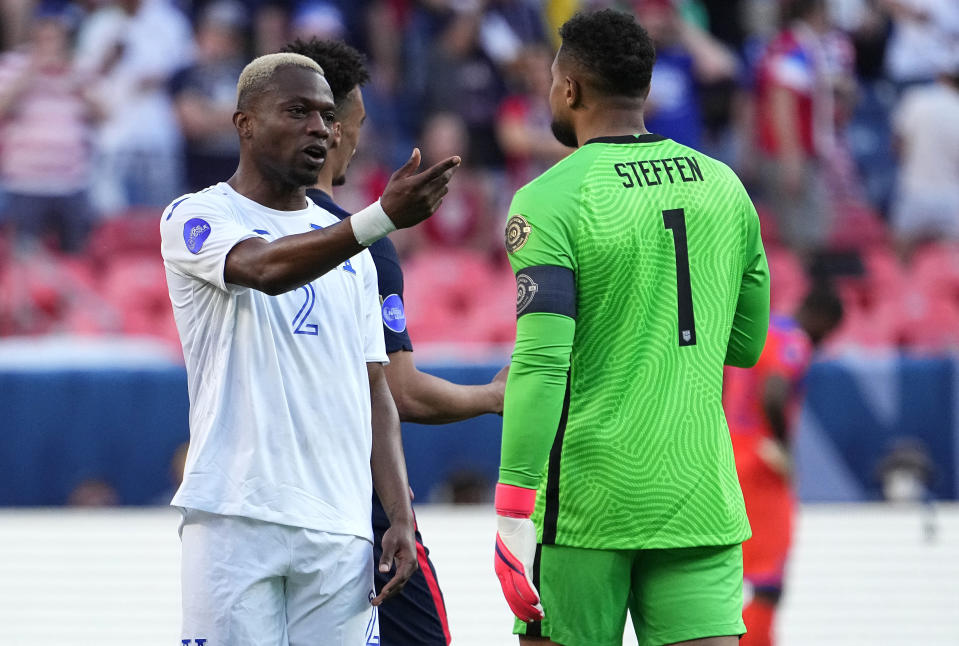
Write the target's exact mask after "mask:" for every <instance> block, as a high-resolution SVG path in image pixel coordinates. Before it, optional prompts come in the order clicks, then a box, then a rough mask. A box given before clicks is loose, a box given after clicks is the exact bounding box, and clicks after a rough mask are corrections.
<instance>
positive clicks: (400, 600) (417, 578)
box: [284, 39, 507, 646]
mask: <svg viewBox="0 0 959 646" xmlns="http://www.w3.org/2000/svg"><path fill="white" fill-rule="evenodd" d="M284 51H287V52H293V53H297V54H303V55H305V56H308V57H309V58H312V59H313V60H315V61H316V62H317V63H319V64H320V66H321V67H323V69H324V71H325V72H326V79H327V81H328V82H329V84H330V88H331V89H332V90H333V102H334V104H335V106H336V108H335V111H336V123H335V124H334V126H333V133H334V136H333V138H332V139H331V141H330V145H329V150H328V153H327V162H326V164H325V165H324V167H323V169H322V170H321V171H320V176H319V179H318V181H317V184H316V187H315V188H313V189H310V190H308V191H307V195H308V196H309V197H310V199H312V200H313V201H314V202H315V203H316V204H317V205H318V206H320V207H322V208H324V209H326V210H328V211H329V212H330V213H333V214H334V215H336V216H338V217H340V218H345V217H348V216H349V215H350V213H349V212H347V211H346V210H344V209H343V208H342V207H340V206H339V205H337V204H336V202H334V201H333V187H334V186H341V185H343V184H344V182H345V181H346V169H347V167H348V166H349V163H350V160H351V159H352V158H353V155H354V153H355V152H356V147H357V143H358V140H359V132H360V127H361V126H362V124H363V121H364V120H365V119H366V110H365V108H364V106H363V94H362V91H361V89H360V88H361V86H362V85H363V84H365V83H366V82H367V81H369V78H370V76H369V73H368V72H367V70H366V67H365V64H364V57H363V55H362V54H361V53H360V52H358V51H356V50H355V49H353V48H352V47H349V46H348V45H345V44H343V43H341V42H338V41H320V40H316V39H313V40H310V41H309V42H303V41H300V40H297V41H295V42H294V43H291V44H290V45H287V46H286V47H285V48H284ZM369 249H370V253H371V254H372V256H373V262H374V263H375V265H376V273H377V280H378V283H379V292H380V302H381V304H382V317H383V333H384V335H385V340H386V352H387V355H388V356H389V358H390V363H389V364H388V365H387V366H386V379H387V382H388V383H389V387H390V391H391V392H392V394H393V399H394V400H395V401H396V408H397V410H398V411H399V414H400V419H402V420H403V421H411V422H418V423H421V424H442V423H446V422H453V421H457V420H462V419H467V418H470V417H476V416H477V415H482V414H484V413H497V414H500V413H502V410H503V390H504V387H505V384H506V370H507V369H506V368H503V370H501V371H500V372H499V373H498V374H497V375H496V376H495V377H494V378H493V380H492V381H491V382H490V383H489V384H484V385H478V386H466V385H460V384H454V383H451V382H449V381H446V380H444V379H440V378H438V377H434V376H433V375H429V374H427V373H424V372H420V371H419V370H418V369H417V368H416V364H415V362H414V360H413V352H412V351H413V344H412V342H411V341H410V336H409V333H408V332H407V330H406V316H405V313H404V306H403V271H402V269H401V268H400V262H399V256H398V255H397V253H396V248H395V247H394V246H393V243H392V242H390V240H389V238H381V239H380V240H378V241H377V242H375V243H373V244H372V245H371V246H370V248H369ZM388 527H389V524H388V519H387V517H386V514H385V512H384V511H383V506H382V505H381V504H380V501H379V500H378V499H377V498H376V495H375V494H374V496H373V535H374V539H375V543H374V556H375V557H377V558H378V554H379V549H380V541H381V539H382V536H383V532H384V531H386V529H387V528H388ZM416 552H417V557H418V560H419V564H420V568H419V570H417V572H416V573H415V574H414V575H413V577H412V578H411V579H410V580H409V581H408V582H407V583H406V585H405V586H404V588H403V590H402V591H401V592H400V594H399V595H397V596H395V597H393V598H392V599H390V601H389V603H386V604H384V605H383V606H381V607H380V616H379V618H380V640H381V642H380V643H381V644H382V645H383V646H411V645H414V644H417V645H419V644H422V645H431V646H432V645H434V644H435V645H445V644H449V642H450V632H449V626H448V625H447V619H446V608H445V606H444V603H443V595H442V592H441V591H440V589H439V585H438V583H437V581H436V571H435V569H434V568H433V564H432V563H431V562H430V560H429V551H428V550H427V549H426V547H425V546H424V545H423V539H422V536H420V533H419V531H417V532H416ZM375 576H376V586H377V589H379V587H380V586H382V585H384V584H385V583H386V582H387V580H388V577H387V576H386V575H384V574H380V573H378V572H377V573H376V574H375Z"/></svg>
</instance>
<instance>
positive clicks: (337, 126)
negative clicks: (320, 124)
mask: <svg viewBox="0 0 959 646" xmlns="http://www.w3.org/2000/svg"><path fill="white" fill-rule="evenodd" d="M342 138H343V124H341V123H340V122H339V121H334V122H333V127H332V128H330V141H329V143H328V144H327V147H328V148H336V147H337V146H339V145H340V139H342Z"/></svg>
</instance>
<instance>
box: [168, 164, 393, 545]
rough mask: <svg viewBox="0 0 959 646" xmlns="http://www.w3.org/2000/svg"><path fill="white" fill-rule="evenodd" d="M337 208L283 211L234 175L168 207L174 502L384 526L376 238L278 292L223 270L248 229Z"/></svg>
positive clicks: (311, 221) (300, 221)
mask: <svg viewBox="0 0 959 646" xmlns="http://www.w3.org/2000/svg"><path fill="white" fill-rule="evenodd" d="M337 222H339V220H338V219H337V218H336V217H335V216H333V215H331V214H330V213H328V212H326V211H324V210H323V209H321V208H320V207H318V206H316V205H315V204H313V203H312V202H309V204H308V206H307V208H305V209H303V210H301V211H277V210H274V209H270V208H267V207H264V206H262V205H260V204H258V203H256V202H254V201H252V200H250V199H248V198H245V197H243V196H242V195H240V194H239V193H237V192H236V191H234V190H233V189H232V188H230V186H228V185H227V184H225V183H222V182H221V183H220V184H217V185H216V186H212V187H210V188H208V189H206V190H204V191H202V192H199V193H194V194H190V195H187V196H184V197H181V198H179V199H177V200H176V201H175V202H173V203H172V204H171V205H170V206H168V207H167V208H166V210H165V211H164V213H163V216H162V219H161V222H160V229H161V233H162V238H163V243H162V249H163V260H164V265H165V267H166V276H167V284H168V287H169V291H170V300H171V301H172V302H173V312H174V315H175V317H176V324H177V328H178V330H179V333H180V340H181V342H182V343H183V355H184V358H185V360H186V368H187V376H188V381H189V391H190V451H189V454H188V457H187V462H186V471H185V473H184V478H183V484H182V485H181V486H180V489H179V490H178V491H177V493H176V495H175V496H174V498H173V502H172V504H173V505H177V506H182V507H191V508H194V509H200V510H202V511H207V512H211V513H217V514H229V515H237V516H245V517H249V518H256V519H260V520H265V521H270V522H275V523H281V524H285V525H292V526H294V527H305V528H309V529H318V530H323V531H328V532H336V533H344V534H354V535H357V536H361V537H364V538H367V539H369V540H372V532H371V528H370V500H371V494H372V482H371V475H370V450H371V445H372V432H371V425H370V419H371V415H370V389H369V378H368V376H367V371H366V363H367V362H386V361H387V360H388V359H387V356H386V351H385V348H384V343H383V330H382V322H381V320H380V309H379V296H378V293H377V287H376V269H375V267H374V265H373V260H372V258H371V256H370V254H369V252H368V251H363V252H362V253H360V254H359V255H357V256H354V257H353V258H351V259H350V260H349V261H348V262H346V263H343V264H342V265H340V267H338V268H337V269H334V270H331V271H329V272H327V273H326V274H324V275H323V276H321V277H319V278H317V279H316V280H314V281H313V282H312V283H310V284H308V285H304V286H303V287H300V288H297V289H295V290H293V291H290V292H287V293H285V294H280V295H278V296H270V295H268V294H265V293H263V292H260V291H257V290H255V289H249V288H245V287H240V286H237V285H230V284H226V283H225V282H224V278H223V269H224V264H225V262H226V256H227V253H229V251H230V250H231V249H232V248H233V247H234V246H235V245H236V244H237V243H238V242H240V241H241V240H245V239H246V238H250V237H257V236H258V237H262V238H264V239H266V240H275V239H277V238H280V237H282V236H286V235H292V234H296V233H304V232H308V231H310V230H312V229H316V228H321V227H326V226H329V225H332V224H336V223H337Z"/></svg>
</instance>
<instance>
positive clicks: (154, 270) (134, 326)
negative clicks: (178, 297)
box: [101, 253, 173, 337]
mask: <svg viewBox="0 0 959 646" xmlns="http://www.w3.org/2000/svg"><path fill="white" fill-rule="evenodd" d="M101 289H102V293H103V295H104V297H105V298H106V299H107V300H108V301H109V302H110V303H112V304H113V305H114V306H115V307H117V308H118V309H119V310H120V312H122V317H123V330H124V331H125V332H127V333H130V334H147V335H154V336H167V337H168V336H170V332H169V329H170V328H169V326H170V321H172V319H173V309H172V306H171V305H170V298H169V296H168V293H167V287H166V275H165V273H164V270H163V261H162V260H161V259H160V257H159V254H156V255H154V254H153V253H145V254H124V255H122V256H118V257H116V258H114V259H112V260H111V261H110V263H109V264H108V265H107V267H106V269H105V271H104V274H103V279H102V282H101Z"/></svg>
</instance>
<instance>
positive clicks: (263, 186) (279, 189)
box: [226, 161, 306, 211]
mask: <svg viewBox="0 0 959 646" xmlns="http://www.w3.org/2000/svg"><path fill="white" fill-rule="evenodd" d="M226 183H227V184H229V185H230V188H232V189H233V190H234V191H236V192H237V193H239V194H240V195H242V196H243V197H246V198H249V199H251V200H253V201H254V202H256V203H257V204H262V205H263V206H265V207H267V208H271V209H276V210H278V211H299V210H300V209H303V208H306V188H305V187H304V186H294V185H292V184H286V183H282V182H271V181H269V180H268V179H267V178H265V177H264V176H263V175H261V174H259V173H255V172H254V173H251V172H249V171H248V170H247V168H246V167H244V164H243V162H242V161H241V162H240V167H239V168H237V171H236V173H234V174H233V177H231V178H230V179H228V180H227V182H226Z"/></svg>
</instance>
